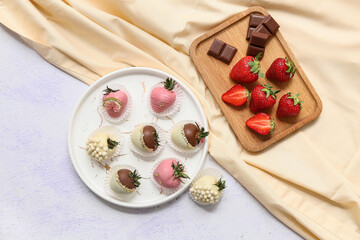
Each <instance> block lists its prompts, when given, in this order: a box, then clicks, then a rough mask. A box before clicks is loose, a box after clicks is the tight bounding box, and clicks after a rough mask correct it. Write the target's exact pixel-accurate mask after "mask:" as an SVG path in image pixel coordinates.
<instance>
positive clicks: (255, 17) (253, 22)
mask: <svg viewBox="0 0 360 240" xmlns="http://www.w3.org/2000/svg"><path fill="white" fill-rule="evenodd" d="M264 19H265V16H264V15H260V14H254V13H252V14H250V20H249V26H250V27H257V26H258V25H259V24H260V23H261V22H262V21H263V20H264Z"/></svg>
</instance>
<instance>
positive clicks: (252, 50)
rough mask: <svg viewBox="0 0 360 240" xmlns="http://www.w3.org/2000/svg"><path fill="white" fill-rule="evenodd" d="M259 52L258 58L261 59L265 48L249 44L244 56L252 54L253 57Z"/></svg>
mask: <svg viewBox="0 0 360 240" xmlns="http://www.w3.org/2000/svg"><path fill="white" fill-rule="evenodd" d="M259 52H262V54H261V57H260V58H259V59H262V58H263V56H264V53H265V48H262V47H257V46H253V45H251V44H249V46H248V49H247V51H246V56H253V57H255V56H256V55H257V54H258V53H259Z"/></svg>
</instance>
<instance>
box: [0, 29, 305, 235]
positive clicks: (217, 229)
mask: <svg viewBox="0 0 360 240" xmlns="http://www.w3.org/2000/svg"><path fill="white" fill-rule="evenodd" d="M0 42H1V45H0V56H1V57H0V103H1V107H0V124H1V128H0V157H1V167H0V239H3V240H13V239H14V240H15V239H16V240H21V239H26V240H28V239H31V240H32V239H36V240H38V239H86V240H92V239H94V240H99V239H141V240H142V239H156V240H158V239H185V240H188V239H194V240H199V239H254V240H259V239H286V240H296V239H301V237H300V236H298V235H297V234H296V233H294V232H293V231H292V230H290V229H289V228H287V227H286V226H285V225H283V224H282V223H281V222H279V221H278V220H277V219H276V218H275V217H273V216H272V215H271V214H270V213H269V212H268V211H267V210H266V209H265V208H263V207H262V205H261V204H259V203H258V201H257V200H256V199H255V198H254V197H253V196H252V195H250V194H249V193H248V192H247V191H246V189H245V188H243V187H242V186H241V185H240V184H239V183H238V182H237V181H236V180H235V179H234V178H232V177H231V176H230V175H229V174H228V173H227V172H225V170H224V169H222V167H221V166H220V165H218V164H217V163H216V162H215V161H214V160H213V159H212V158H211V157H210V156H208V159H207V162H206V164H205V168H206V167H215V168H218V169H220V170H221V171H222V172H223V173H224V175H225V179H226V183H227V188H226V191H225V194H224V196H223V198H222V200H221V202H220V203H219V204H217V205H216V206H212V207H201V206H199V205H196V204H195V203H194V202H192V200H191V199H190V198H189V196H188V194H187V192H186V194H183V195H181V196H180V197H179V198H178V199H176V200H174V201H172V202H170V203H168V204H165V205H162V206H159V207H155V208H149V209H141V210H140V209H139V210H138V209H135V210H134V209H125V208H121V207H117V206H115V205H112V204H109V203H107V202H105V201H103V200H102V199H100V198H99V197H97V196H96V195H95V194H93V193H92V192H91V191H90V190H89V189H88V188H87V187H86V186H85V185H84V184H83V182H82V181H81V180H80V178H79V177H78V175H77V174H76V172H75V170H74V168H73V166H72V163H71V160H70V156H69V153H68V148H67V129H68V126H69V121H70V116H71V114H72V111H73V109H74V107H75V104H76V103H77V101H78V100H79V99H80V96H81V95H82V94H83V93H84V92H85V91H86V89H87V87H88V86H87V85H86V84H84V83H82V82H81V81H79V80H77V79H75V78H73V77H72V76H70V75H68V74H66V73H64V72H62V71H61V70H59V69H58V68H56V67H54V66H52V65H51V64H49V63H48V62H46V61H45V60H44V59H43V58H42V57H40V56H39V55H38V54H37V53H36V52H35V51H34V50H32V49H31V48H29V47H28V46H27V45H26V44H24V43H23V42H22V41H21V40H20V39H19V38H18V37H17V36H16V35H15V34H12V33H10V32H9V31H8V30H5V29H4V28H3V27H0Z"/></svg>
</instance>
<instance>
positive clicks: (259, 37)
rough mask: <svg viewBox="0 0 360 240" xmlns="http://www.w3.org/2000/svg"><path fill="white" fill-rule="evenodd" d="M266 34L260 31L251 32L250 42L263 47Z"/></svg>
mask: <svg viewBox="0 0 360 240" xmlns="http://www.w3.org/2000/svg"><path fill="white" fill-rule="evenodd" d="M267 38H268V35H266V34H264V33H261V32H253V34H252V35H251V38H250V42H249V43H250V44H251V45H254V46H258V47H265V44H266V40H267Z"/></svg>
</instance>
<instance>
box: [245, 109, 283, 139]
mask: <svg viewBox="0 0 360 240" xmlns="http://www.w3.org/2000/svg"><path fill="white" fill-rule="evenodd" d="M246 126H247V127H249V128H251V129H252V130H254V131H255V132H257V133H259V134H261V135H268V134H269V133H273V130H274V127H275V126H276V125H275V122H274V120H272V119H271V117H270V116H269V115H268V114H266V113H258V114H256V115H255V116H253V117H251V118H249V119H248V120H247V121H246Z"/></svg>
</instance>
